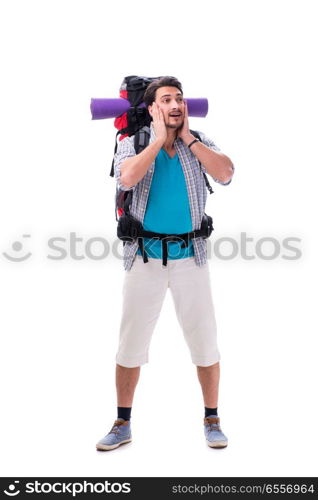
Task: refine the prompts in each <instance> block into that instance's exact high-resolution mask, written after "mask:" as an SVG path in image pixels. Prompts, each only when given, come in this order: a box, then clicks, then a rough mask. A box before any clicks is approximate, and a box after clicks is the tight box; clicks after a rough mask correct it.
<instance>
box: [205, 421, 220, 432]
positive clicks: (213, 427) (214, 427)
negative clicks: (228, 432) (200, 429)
mask: <svg viewBox="0 0 318 500" xmlns="http://www.w3.org/2000/svg"><path fill="white" fill-rule="evenodd" d="M204 422H205V423H206V424H208V430H209V431H220V432H221V427H220V424H219V420H218V419H217V418H213V417H207V418H205V419H204Z"/></svg>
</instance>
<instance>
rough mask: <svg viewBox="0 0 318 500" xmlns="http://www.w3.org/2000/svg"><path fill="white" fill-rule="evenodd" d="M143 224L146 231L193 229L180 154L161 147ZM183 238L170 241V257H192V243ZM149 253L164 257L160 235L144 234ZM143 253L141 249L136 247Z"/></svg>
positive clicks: (176, 231)
mask: <svg viewBox="0 0 318 500" xmlns="http://www.w3.org/2000/svg"><path fill="white" fill-rule="evenodd" d="M143 227H144V229H145V230H146V231H153V232H156V233H165V234H183V233H188V232H190V231H192V220H191V212H190V205H189V198H188V191H187V185H186V182H185V178H184V174H183V170H182V165H181V163H180V160H179V157H178V154H177V153H176V154H175V155H174V156H173V157H172V158H171V157H170V156H169V155H168V153H167V152H166V151H165V150H164V149H160V151H159V153H158V155H157V157H156V160H155V170H154V173H153V178H152V182H151V188H150V191H149V196H148V202H147V208H146V212H145V217H144V223H143ZM181 244H182V241H180V242H179V241H169V242H168V259H184V258H185V257H193V256H194V250H193V243H192V240H190V242H189V245H188V246H187V247H186V248H181ZM144 246H145V250H146V253H147V256H148V257H151V258H155V259H162V244H161V241H160V240H158V239H150V238H144ZM137 254H138V255H141V252H140V250H139V249H138V251H137Z"/></svg>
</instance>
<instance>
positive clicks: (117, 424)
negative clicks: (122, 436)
mask: <svg viewBox="0 0 318 500" xmlns="http://www.w3.org/2000/svg"><path fill="white" fill-rule="evenodd" d="M123 423H124V422H123V421H122V420H116V421H115V423H114V425H113V427H112V428H111V430H110V431H109V434H118V433H119V427H120V426H121V425H123Z"/></svg>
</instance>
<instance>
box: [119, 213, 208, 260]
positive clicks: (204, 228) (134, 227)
mask: <svg viewBox="0 0 318 500" xmlns="http://www.w3.org/2000/svg"><path fill="white" fill-rule="evenodd" d="M212 231H213V220H212V217H211V216H209V215H207V214H204V215H203V218H202V221H201V227H200V229H196V230H194V231H190V232H188V233H183V234H166V233H156V232H152V231H145V230H144V228H143V226H142V224H141V222H139V221H138V220H137V219H135V218H134V217H132V216H131V215H130V214H125V215H123V216H122V217H121V218H120V219H119V224H118V227H117V236H118V238H119V239H121V240H122V241H123V242H124V245H125V243H126V242H127V241H136V240H137V241H138V247H139V249H140V252H141V255H142V257H143V261H144V263H146V262H148V257H147V253H146V251H145V248H144V240H143V239H144V238H155V239H159V240H161V244H162V264H163V265H164V266H166V265H167V261H168V242H169V241H181V240H182V241H183V242H182V245H181V248H186V247H187V246H188V245H189V242H190V240H192V239H193V238H204V239H206V238H209V236H210V235H211V233H212Z"/></svg>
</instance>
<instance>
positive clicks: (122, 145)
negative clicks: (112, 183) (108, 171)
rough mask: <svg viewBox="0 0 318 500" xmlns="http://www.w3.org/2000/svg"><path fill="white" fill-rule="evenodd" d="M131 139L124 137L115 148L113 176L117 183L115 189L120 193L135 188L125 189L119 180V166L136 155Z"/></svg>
mask: <svg viewBox="0 0 318 500" xmlns="http://www.w3.org/2000/svg"><path fill="white" fill-rule="evenodd" d="M133 141H134V139H133V137H125V139H123V140H122V141H120V142H119V144H118V147H117V152H116V153H115V155H114V174H115V179H116V182H117V187H118V188H119V189H121V190H122V191H130V190H133V189H134V188H135V186H131V187H129V188H127V187H125V186H123V185H122V183H121V178H120V167H121V164H122V163H123V162H124V161H125V160H126V159H127V158H130V157H131V156H135V155H136V151H135V148H134V145H133Z"/></svg>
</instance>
